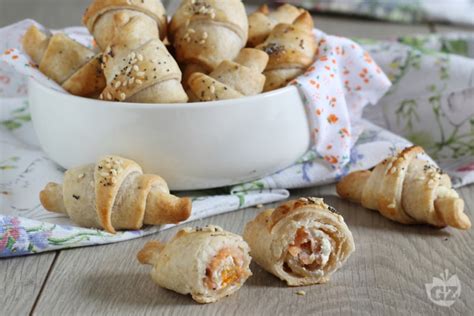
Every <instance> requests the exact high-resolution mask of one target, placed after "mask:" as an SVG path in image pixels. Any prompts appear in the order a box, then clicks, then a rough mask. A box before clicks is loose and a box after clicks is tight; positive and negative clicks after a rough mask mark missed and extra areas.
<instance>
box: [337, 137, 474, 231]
mask: <svg viewBox="0 0 474 316" xmlns="http://www.w3.org/2000/svg"><path fill="white" fill-rule="evenodd" d="M423 152H424V151H423V148H421V147H419V146H412V147H407V148H405V149H404V150H402V151H401V152H399V153H398V154H397V155H395V156H393V157H388V158H386V159H384V160H383V161H382V162H380V163H379V164H378V165H377V166H375V168H374V169H373V170H372V171H369V170H361V171H355V172H352V173H350V174H349V175H347V176H346V177H345V178H343V179H342V180H341V181H340V182H339V183H338V184H337V187H336V189H337V193H338V194H339V196H341V197H342V198H344V199H348V200H351V201H353V202H356V203H360V204H361V205H362V206H364V207H366V208H369V209H372V210H377V211H378V212H380V214H382V215H383V216H385V217H387V218H389V219H391V220H393V221H396V222H399V223H402V224H429V225H432V226H436V227H445V226H452V227H454V228H458V229H469V228H471V220H470V219H469V217H468V216H467V215H466V214H465V213H464V201H463V200H462V199H461V198H460V197H459V195H458V194H457V193H456V191H455V190H454V189H453V188H452V184H451V179H450V178H449V176H448V175H447V174H445V173H444V172H442V170H441V169H439V168H438V167H436V166H434V165H433V164H431V163H430V162H428V161H426V160H423V159H420V158H419V157H418V156H419V155H420V154H422V153H423Z"/></svg>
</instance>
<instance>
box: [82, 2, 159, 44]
mask: <svg viewBox="0 0 474 316" xmlns="http://www.w3.org/2000/svg"><path fill="white" fill-rule="evenodd" d="M82 21H83V23H84V24H85V25H86V26H87V28H88V29H89V32H90V33H91V34H92V35H93V36H94V39H95V41H96V43H97V45H98V46H99V48H100V49H101V50H102V51H104V50H106V49H107V47H108V46H111V45H115V46H118V47H120V48H123V49H127V48H135V47H138V46H141V45H143V44H145V43H146V42H148V41H149V40H151V39H155V38H161V39H164V38H165V37H166V30H167V23H168V22H167V16H166V12H165V8H164V7H163V4H162V3H161V1H160V0H94V1H93V2H92V3H91V4H90V6H89V7H88V8H87V9H86V12H85V13H84V16H83V19H82Z"/></svg>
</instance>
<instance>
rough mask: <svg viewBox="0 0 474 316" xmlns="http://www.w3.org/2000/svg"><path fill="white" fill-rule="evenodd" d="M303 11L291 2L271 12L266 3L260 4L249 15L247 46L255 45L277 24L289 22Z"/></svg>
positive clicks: (264, 38) (263, 39)
mask: <svg viewBox="0 0 474 316" xmlns="http://www.w3.org/2000/svg"><path fill="white" fill-rule="evenodd" d="M303 12H304V10H302V9H298V8H297V7H295V6H292V5H291V4H283V5H281V6H279V7H278V8H277V9H276V10H275V11H273V12H270V10H269V8H268V6H267V5H266V4H264V5H262V6H260V7H259V8H258V9H257V11H255V12H254V13H252V14H250V15H249V38H248V41H247V46H248V47H255V46H257V45H259V44H260V43H262V42H264V41H265V40H266V39H267V37H268V35H269V34H270V33H271V31H272V30H273V28H274V27H275V26H276V25H277V24H279V23H288V24H291V23H293V22H294V20H295V19H296V18H297V17H298V16H299V15H300V14H301V13H303Z"/></svg>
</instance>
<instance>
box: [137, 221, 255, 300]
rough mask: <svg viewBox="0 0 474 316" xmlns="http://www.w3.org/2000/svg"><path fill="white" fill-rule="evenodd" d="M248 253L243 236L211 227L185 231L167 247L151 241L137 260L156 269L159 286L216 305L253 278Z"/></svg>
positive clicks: (153, 275) (155, 273)
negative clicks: (249, 278)
mask: <svg viewBox="0 0 474 316" xmlns="http://www.w3.org/2000/svg"><path fill="white" fill-rule="evenodd" d="M249 250H250V249H249V246H248V245H247V243H246V242H245V241H244V240H243V239H242V237H241V236H238V235H236V234H233V233H230V232H227V231H224V230H223V229H222V228H220V227H218V226H211V225H209V226H206V227H203V228H199V227H196V228H184V229H182V230H180V231H179V232H178V233H177V234H176V236H174V237H173V238H172V239H171V240H170V241H169V242H168V243H167V244H162V243H160V242H158V241H150V242H148V243H147V244H146V245H145V246H144V248H143V249H142V250H141V251H140V252H139V253H138V256H137V257H138V260H139V261H140V263H142V264H149V265H152V266H153V269H152V271H151V277H152V278H153V280H154V281H155V282H156V283H157V284H158V285H160V286H162V287H164V288H167V289H170V290H173V291H175V292H178V293H180V294H185V295H186V294H191V296H192V298H193V299H194V300H195V301H196V302H198V303H213V302H216V301H218V300H219V299H221V298H223V297H225V296H229V295H231V294H233V293H235V292H236V291H238V290H239V289H240V287H241V286H242V285H243V284H244V282H245V281H246V280H247V279H248V277H249V276H251V275H252V273H251V272H250V269H249V265H250V261H251V258H250V256H249Z"/></svg>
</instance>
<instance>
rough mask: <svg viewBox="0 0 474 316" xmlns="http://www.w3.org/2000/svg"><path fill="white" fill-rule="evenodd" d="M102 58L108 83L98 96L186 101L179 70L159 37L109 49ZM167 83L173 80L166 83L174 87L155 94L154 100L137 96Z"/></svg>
mask: <svg viewBox="0 0 474 316" xmlns="http://www.w3.org/2000/svg"><path fill="white" fill-rule="evenodd" d="M103 59H104V61H105V64H104V73H105V77H106V78H107V86H106V88H105V89H104V91H103V92H102V94H101V97H100V98H101V99H104V100H116V101H127V100H129V99H130V98H132V97H134V99H135V100H134V101H135V102H140V101H141V102H147V103H148V101H150V102H151V101H153V102H156V103H164V102H165V101H166V102H169V103H179V102H186V101H187V96H186V93H185V92H184V89H183V87H182V86H181V83H180V82H181V70H180V69H179V66H178V64H177V63H176V61H175V60H174V58H173V57H172V56H171V54H170V53H169V52H168V50H167V49H166V47H165V45H164V44H163V42H161V41H160V40H159V39H154V40H151V41H149V42H148V43H146V44H144V45H143V46H141V47H139V48H137V49H134V50H129V51H122V52H120V53H114V52H113V51H110V52H109V53H107V54H106V55H105V56H104V58H103ZM169 83H174V86H167V88H169V89H172V88H173V91H168V92H167V95H154V99H153V100H140V94H142V93H145V91H146V90H147V89H148V88H152V87H154V86H157V85H160V84H169ZM170 96H171V97H170ZM163 98H165V99H163Z"/></svg>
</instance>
